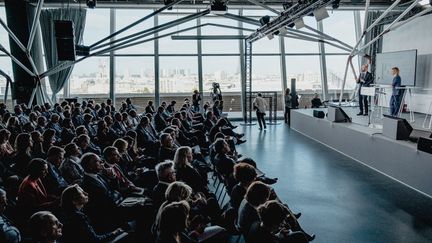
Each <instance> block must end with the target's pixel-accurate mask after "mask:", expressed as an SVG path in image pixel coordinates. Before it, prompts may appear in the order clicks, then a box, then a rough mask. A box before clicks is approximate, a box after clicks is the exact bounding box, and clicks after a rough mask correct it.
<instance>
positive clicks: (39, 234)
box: [29, 211, 63, 243]
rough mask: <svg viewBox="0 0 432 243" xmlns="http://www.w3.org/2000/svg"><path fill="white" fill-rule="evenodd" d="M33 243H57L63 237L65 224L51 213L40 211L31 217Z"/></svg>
mask: <svg viewBox="0 0 432 243" xmlns="http://www.w3.org/2000/svg"><path fill="white" fill-rule="evenodd" d="M29 225H31V226H32V227H31V228H30V230H31V232H30V234H31V238H32V242H34V243H56V242H58V240H59V239H60V238H61V237H62V235H63V234H62V228H63V224H62V223H60V221H59V220H58V219H57V218H56V216H54V215H53V214H52V213H51V212H49V211H40V212H37V213H35V214H33V215H32V216H31V217H30V220H29Z"/></svg>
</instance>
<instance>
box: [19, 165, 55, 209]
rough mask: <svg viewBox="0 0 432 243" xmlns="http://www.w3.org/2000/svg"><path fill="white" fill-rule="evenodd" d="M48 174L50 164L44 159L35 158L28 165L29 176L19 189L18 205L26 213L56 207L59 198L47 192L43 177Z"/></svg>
mask: <svg viewBox="0 0 432 243" xmlns="http://www.w3.org/2000/svg"><path fill="white" fill-rule="evenodd" d="M47 174H48V164H47V162H46V161H45V160H43V159H33V160H32V161H31V162H30V164H29V166H28V176H27V177H25V178H24V180H23V181H22V182H21V185H20V187H19V189H18V201H17V204H18V206H19V207H20V208H21V209H23V210H24V211H25V213H24V214H26V213H33V212H35V211H37V210H43V209H54V208H55V207H56V206H57V205H56V204H57V198H56V197H55V196H54V195H50V194H48V193H47V191H46V189H45V185H44V184H43V183H42V179H43V178H44V177H45V176H46V175H47Z"/></svg>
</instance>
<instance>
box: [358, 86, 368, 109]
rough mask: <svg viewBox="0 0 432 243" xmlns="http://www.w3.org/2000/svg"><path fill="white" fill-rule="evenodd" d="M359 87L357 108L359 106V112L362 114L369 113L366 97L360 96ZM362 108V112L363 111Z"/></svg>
mask: <svg viewBox="0 0 432 243" xmlns="http://www.w3.org/2000/svg"><path fill="white" fill-rule="evenodd" d="M360 92H361V87H360V89H359V94H358V95H359V106H360V112H361V113H363V111H364V113H366V114H367V113H369V106H368V97H367V96H366V95H361V94H360ZM363 107H364V110H363Z"/></svg>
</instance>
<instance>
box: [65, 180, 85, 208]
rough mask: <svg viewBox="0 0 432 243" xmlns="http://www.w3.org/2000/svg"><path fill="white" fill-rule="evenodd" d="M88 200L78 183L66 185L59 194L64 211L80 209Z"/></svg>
mask: <svg viewBox="0 0 432 243" xmlns="http://www.w3.org/2000/svg"><path fill="white" fill-rule="evenodd" d="M87 202H88V193H87V192H85V191H84V190H83V189H82V188H81V187H80V186H79V185H77V184H75V185H72V186H68V187H67V188H66V189H64V191H63V193H62V194H61V201H60V205H61V208H62V209H63V210H65V211H69V210H75V209H81V208H83V207H84V205H86V203H87Z"/></svg>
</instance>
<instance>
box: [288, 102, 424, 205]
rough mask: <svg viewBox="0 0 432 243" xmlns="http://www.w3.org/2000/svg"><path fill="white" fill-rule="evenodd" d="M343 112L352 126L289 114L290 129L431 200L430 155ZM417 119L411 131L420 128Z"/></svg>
mask: <svg viewBox="0 0 432 243" xmlns="http://www.w3.org/2000/svg"><path fill="white" fill-rule="evenodd" d="M320 110H323V111H324V112H325V113H327V108H321V109H320ZM344 110H345V112H346V113H347V114H348V115H349V116H351V117H352V118H353V122H352V123H334V122H330V121H328V120H327V118H324V119H319V118H315V117H313V109H298V110H292V111H291V112H292V113H291V128H292V129H294V130H296V131H297V132H299V133H302V134H303V135H305V136H308V137H310V138H312V139H314V140H316V141H318V142H320V143H322V144H324V145H326V146H328V147H330V148H332V149H334V150H336V151H338V152H340V153H342V154H344V155H346V156H348V157H350V158H352V159H354V160H356V161H358V162H360V163H362V164H364V165H366V166H368V167H370V168H371V169H374V170H376V171H378V172H380V173H382V174H383V175H386V176H388V177H391V178H392V179H394V180H397V181H399V182H400V183H403V184H405V185H406V186H409V187H411V188H413V189H414V190H417V191H419V192H420V193H422V194H425V195H427V196H428V197H431V198H432V176H431V174H432V154H428V153H425V152H421V151H418V150H417V144H416V143H413V142H410V141H398V140H393V139H390V138H387V137H385V136H383V135H382V129H380V128H371V127H369V126H368V117H367V116H356V111H357V110H356V109H351V108H344ZM420 119H421V116H418V117H416V122H417V123H414V124H412V125H413V127H414V128H420V127H421V123H420V122H419V121H420ZM377 120H379V119H377ZM374 123H375V124H378V126H377V127H379V121H374Z"/></svg>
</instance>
